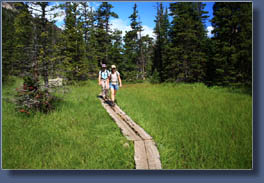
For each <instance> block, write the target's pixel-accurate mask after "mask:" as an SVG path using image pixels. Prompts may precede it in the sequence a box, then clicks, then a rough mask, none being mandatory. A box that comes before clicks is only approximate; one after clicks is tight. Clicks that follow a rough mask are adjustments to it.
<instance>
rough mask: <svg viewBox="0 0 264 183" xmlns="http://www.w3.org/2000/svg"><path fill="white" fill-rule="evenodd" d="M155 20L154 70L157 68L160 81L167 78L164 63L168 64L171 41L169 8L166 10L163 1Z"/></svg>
mask: <svg viewBox="0 0 264 183" xmlns="http://www.w3.org/2000/svg"><path fill="white" fill-rule="evenodd" d="M155 22H156V26H155V28H154V32H155V34H156V42H155V47H154V55H153V67H152V72H153V71H154V70H156V72H158V75H159V78H160V81H164V80H165V79H166V72H164V71H165V67H164V64H166V60H167V59H166V57H167V48H168V42H169V38H168V33H169V19H168V10H167V8H166V9H165V10H164V7H163V4H162V3H159V4H158V5H157V16H156V20H155Z"/></svg>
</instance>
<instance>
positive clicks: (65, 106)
mask: <svg viewBox="0 0 264 183" xmlns="http://www.w3.org/2000/svg"><path fill="white" fill-rule="evenodd" d="M17 86H19V82H16V83H14V84H13V85H9V86H5V85H3V97H11V96H12V95H13V94H14V93H15V88H16V87H17ZM69 89H70V90H69V93H66V94H63V93H62V92H58V93H57V95H58V96H60V97H63V102H61V103H60V104H59V105H58V106H57V109H56V110H55V111H53V112H51V113H49V114H47V115H45V114H41V113H37V114H35V115H34V116H30V117H28V116H25V115H24V114H20V113H18V112H16V111H15V109H14V107H15V106H14V104H12V103H8V102H6V101H5V100H2V102H3V105H2V167H3V168H4V169H133V168H134V167H135V165H134V161H133V158H134V157H133V156H134V154H133V153H134V147H133V144H132V143H130V142H129V141H127V140H126V138H125V137H123V136H122V134H121V133H120V130H119V128H118V127H117V125H116V124H115V123H114V122H113V121H112V119H111V117H110V116H109V115H108V113H107V112H106V111H105V109H104V108H103V107H102V105H101V103H100V102H99V100H98V99H97V94H98V93H99V92H100V89H99V87H97V86H96V84H95V82H86V83H84V84H83V85H82V86H72V87H69ZM125 143H129V147H124V146H123V145H124V144H125Z"/></svg>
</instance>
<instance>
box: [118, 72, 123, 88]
mask: <svg viewBox="0 0 264 183" xmlns="http://www.w3.org/2000/svg"><path fill="white" fill-rule="evenodd" d="M118 80H119V83H120V84H119V85H120V87H122V81H121V78H120V74H118Z"/></svg>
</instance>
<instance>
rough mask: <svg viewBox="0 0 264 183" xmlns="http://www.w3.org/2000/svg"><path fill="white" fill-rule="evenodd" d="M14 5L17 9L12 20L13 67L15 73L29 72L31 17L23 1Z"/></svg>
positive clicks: (30, 60) (30, 61)
mask: <svg viewBox="0 0 264 183" xmlns="http://www.w3.org/2000/svg"><path fill="white" fill-rule="evenodd" d="M14 6H15V7H16V8H17V9H18V10H19V11H18V14H17V15H16V17H15V20H14V28H15V32H14V39H15V40H14V43H15V47H14V50H15V51H14V52H13V56H14V57H13V59H14V63H15V64H14V65H13V67H14V69H15V70H16V73H14V74H15V75H18V73H20V74H21V73H23V74H31V73H32V71H31V66H32V58H31V48H32V45H33V39H32V34H33V29H32V27H33V19H32V16H31V14H30V12H29V11H28V6H27V5H26V4H24V3H15V4H14Z"/></svg>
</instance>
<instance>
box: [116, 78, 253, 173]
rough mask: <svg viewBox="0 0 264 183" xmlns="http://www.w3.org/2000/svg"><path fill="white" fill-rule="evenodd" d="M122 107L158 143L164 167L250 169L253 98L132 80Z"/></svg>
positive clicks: (218, 90)
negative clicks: (132, 82)
mask: <svg viewBox="0 0 264 183" xmlns="http://www.w3.org/2000/svg"><path fill="white" fill-rule="evenodd" d="M117 98H118V104H119V106H120V107H121V108H122V109H123V110H124V111H125V112H126V113H127V114H128V115H129V116H130V117H131V118H132V119H133V120H134V121H135V122H137V123H138V124H139V125H140V126H142V127H143V128H144V129H145V130H146V131H147V132H148V133H149V134H150V135H151V136H152V137H153V138H154V140H155V142H156V143H157V146H158V149H159V152H160V156H161V162H162V166H163V168H164V169H251V168H252V97H251V96H250V95H247V94H244V93H243V92H239V90H238V91H230V89H227V88H221V87H213V88H208V87H206V86H205V85H203V84H158V85H152V84H148V83H144V84H131V85H125V86H124V87H123V88H122V89H121V91H120V92H119V93H118V97H117Z"/></svg>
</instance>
